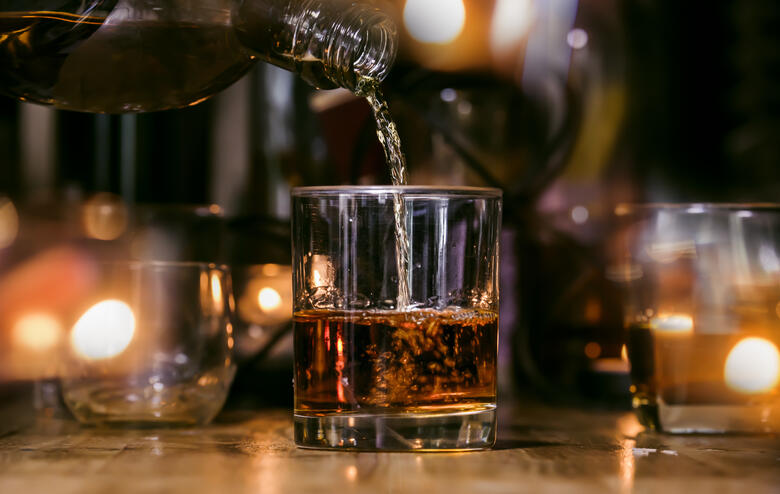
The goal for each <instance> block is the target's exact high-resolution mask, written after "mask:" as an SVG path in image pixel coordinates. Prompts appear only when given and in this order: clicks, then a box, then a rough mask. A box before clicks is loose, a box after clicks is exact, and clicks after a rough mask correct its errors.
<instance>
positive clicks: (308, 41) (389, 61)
mask: <svg viewBox="0 0 780 494" xmlns="http://www.w3.org/2000/svg"><path fill="white" fill-rule="evenodd" d="M233 25H234V27H235V29H236V33H237V35H238V38H239V39H240V40H241V42H242V43H243V44H244V45H245V46H246V47H247V48H249V49H251V50H252V51H253V52H255V54H256V55H258V56H259V58H261V59H262V60H265V61H266V62H269V63H272V64H274V65H278V66H280V67H282V68H285V69H287V70H291V71H293V72H296V73H298V74H299V75H300V76H301V77H303V79H305V80H306V81H307V82H309V83H310V84H312V85H313V86H316V87H319V88H323V89H332V88H336V87H344V88H347V89H350V90H353V91H354V90H356V88H357V87H358V83H359V82H360V81H361V80H364V79H367V78H368V79H373V80H377V81H381V80H383V79H384V78H385V77H386V76H387V74H388V72H389V71H390V68H391V67H392V65H393V62H394V61H395V56H396V51H397V47H398V42H397V39H398V36H397V30H396V26H395V23H394V22H393V20H392V19H391V18H390V16H389V15H387V14H386V13H384V12H382V11H381V10H379V9H377V8H375V7H373V6H371V5H369V4H367V3H365V2H353V1H350V0H237V1H236V8H234V10H233Z"/></svg>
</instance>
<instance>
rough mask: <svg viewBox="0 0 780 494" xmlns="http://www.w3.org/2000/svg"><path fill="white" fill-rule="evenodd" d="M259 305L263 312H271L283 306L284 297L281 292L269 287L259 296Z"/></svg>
mask: <svg viewBox="0 0 780 494" xmlns="http://www.w3.org/2000/svg"><path fill="white" fill-rule="evenodd" d="M257 304H258V305H259V306H260V310H262V311H263V312H271V311H274V310H276V309H278V308H279V307H280V306H281V305H282V296H281V295H279V292H277V291H276V290H274V289H273V288H271V287H270V286H267V287H265V288H263V289H262V290H260V293H258V294H257Z"/></svg>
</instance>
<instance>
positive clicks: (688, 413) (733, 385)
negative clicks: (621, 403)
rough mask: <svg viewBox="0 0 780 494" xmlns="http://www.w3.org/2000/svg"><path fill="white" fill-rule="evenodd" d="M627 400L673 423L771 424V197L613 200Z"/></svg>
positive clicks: (775, 334)
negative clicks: (763, 200) (762, 200)
mask: <svg viewBox="0 0 780 494" xmlns="http://www.w3.org/2000/svg"><path fill="white" fill-rule="evenodd" d="M616 213H617V215H618V221H619V222H620V223H621V224H622V225H623V227H624V228H622V229H621V233H620V237H619V238H620V241H619V242H616V244H615V247H616V249H615V252H616V253H617V254H618V256H619V259H618V261H617V262H616V264H615V265H614V266H613V269H614V270H615V272H614V273H612V278H613V279H618V278H619V279H621V280H622V284H623V289H624V295H625V298H624V300H625V305H624V308H625V318H626V327H627V328H628V357H629V360H630V363H631V375H632V382H633V383H632V387H631V390H632V393H633V405H634V408H635V409H636V411H637V413H638V415H639V418H640V420H641V421H642V422H643V423H644V425H646V426H647V427H649V428H651V429H657V430H662V431H665V432H672V433H722V432H777V431H780V389H779V388H778V381H779V380H780V352H779V351H778V347H779V346H780V205H775V204H766V205H764V204H681V205H646V206H625V205H624V206H619V207H618V208H617V211H616Z"/></svg>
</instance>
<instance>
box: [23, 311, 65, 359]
mask: <svg viewBox="0 0 780 494" xmlns="http://www.w3.org/2000/svg"><path fill="white" fill-rule="evenodd" d="M12 333H13V338H14V342H15V343H16V344H17V345H19V346H21V347H24V348H27V349H30V350H33V351H37V352H43V351H46V350H51V349H52V348H54V347H55V346H56V345H57V343H59V341H60V338H61V337H62V325H61V324H60V322H59V321H58V320H57V319H55V318H54V317H52V316H50V315H49V314H28V315H26V316H23V317H21V318H20V319H19V320H18V321H16V324H14V327H13V330H12Z"/></svg>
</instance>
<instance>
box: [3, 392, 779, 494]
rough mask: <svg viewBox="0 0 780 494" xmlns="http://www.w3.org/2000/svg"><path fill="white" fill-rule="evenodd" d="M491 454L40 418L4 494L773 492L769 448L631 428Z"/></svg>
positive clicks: (553, 434) (280, 419) (767, 443)
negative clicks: (307, 445)
mask: <svg viewBox="0 0 780 494" xmlns="http://www.w3.org/2000/svg"><path fill="white" fill-rule="evenodd" d="M499 429H500V434H499V441H498V444H497V446H496V449H494V450H492V451H486V452H479V453H458V454H455V453H446V454H436V453H427V454H414V453H342V452H323V451H312V450H303V449H298V448H296V447H295V445H294V444H293V443H292V441H291V439H290V438H291V436H292V423H291V420H290V413H289V412H286V411H260V412H243V413H238V412H232V413H228V414H225V415H223V416H222V417H221V418H220V420H219V421H218V423H216V424H213V425H211V426H209V427H206V428H201V429H168V430H113V429H92V428H82V427H80V426H79V425H78V424H76V423H74V422H72V421H69V420H53V419H38V420H36V421H35V424H34V425H32V426H27V427H25V428H23V429H21V430H18V429H17V430H15V429H9V430H10V432H7V433H6V434H5V435H4V436H2V437H0V492H2V493H9V494H10V493H17V492H18V493H22V492H24V493H46V494H49V493H53V492H56V493H63V494H69V493H74V494H75V493H78V494H83V493H106V494H122V493H139V492H143V493H158V492H159V493H166V494H175V493H187V494H195V493H222V492H224V493H230V494H239V493H252V494H260V493H263V494H276V493H288V492H289V493H299V492H300V493H331V492H333V493H363V492H365V493H403V492H442V493H447V494H458V493H473V492H489V493H504V492H513V493H514V492H534V493H537V492H553V493H555V492H585V493H588V492H599V493H601V492H659V493H663V494H673V493H678V492H680V493H686V494H691V493H695V492H738V493H739V494H758V493H764V492H767V493H780V447H779V446H780V441H779V440H778V437H777V436H776V435H758V436H668V435H660V434H653V433H645V432H641V427H640V426H639V424H638V423H637V421H636V419H635V418H634V417H633V415H631V414H628V413H624V412H617V413H616V412H588V411H581V410H566V409H553V408H546V407H528V406H526V407H522V406H515V407H504V408H502V413H501V419H500V427H499Z"/></svg>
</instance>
